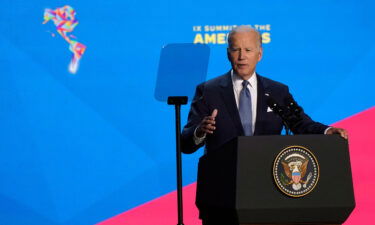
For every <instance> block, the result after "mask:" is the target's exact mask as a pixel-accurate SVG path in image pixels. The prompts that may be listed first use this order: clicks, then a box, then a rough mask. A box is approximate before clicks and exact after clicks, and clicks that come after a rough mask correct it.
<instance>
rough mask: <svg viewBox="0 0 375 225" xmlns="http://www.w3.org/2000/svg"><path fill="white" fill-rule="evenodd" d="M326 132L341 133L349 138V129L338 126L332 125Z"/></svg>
mask: <svg viewBox="0 0 375 225" xmlns="http://www.w3.org/2000/svg"><path fill="white" fill-rule="evenodd" d="M326 134H340V136H341V137H343V138H345V139H348V131H346V130H345V129H342V128H338V127H330V128H329V129H328V130H327V133H326Z"/></svg>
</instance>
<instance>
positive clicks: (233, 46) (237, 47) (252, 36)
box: [227, 32, 262, 80]
mask: <svg viewBox="0 0 375 225" xmlns="http://www.w3.org/2000/svg"><path fill="white" fill-rule="evenodd" d="M258 42H259V39H258V38H257V35H256V33H255V32H237V33H234V34H233V35H232V38H231V43H230V45H229V47H228V50H227V53H228V59H229V61H230V63H231V64H232V68H233V70H234V71H235V72H236V73H237V74H238V75H239V76H240V77H242V78H243V79H246V80H247V79H249V78H250V77H251V75H252V74H253V73H254V71H255V67H256V65H257V63H258V62H259V61H260V59H261V58H262V48H261V47H260V46H258Z"/></svg>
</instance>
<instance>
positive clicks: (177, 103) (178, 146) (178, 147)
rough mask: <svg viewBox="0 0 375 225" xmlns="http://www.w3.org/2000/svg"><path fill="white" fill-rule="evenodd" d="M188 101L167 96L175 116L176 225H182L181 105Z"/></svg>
mask: <svg viewBox="0 0 375 225" xmlns="http://www.w3.org/2000/svg"><path fill="white" fill-rule="evenodd" d="M187 101H188V97H187V96H169V97H168V105H174V106H175V115H176V164H177V215H178V223H177V225H184V223H183V208H182V160H181V116H180V114H181V113H180V111H181V105H186V104H187Z"/></svg>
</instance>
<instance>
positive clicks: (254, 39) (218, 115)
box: [181, 26, 347, 225]
mask: <svg viewBox="0 0 375 225" xmlns="http://www.w3.org/2000/svg"><path fill="white" fill-rule="evenodd" d="M261 43H262V40H261V35H260V34H259V32H258V31H256V30H254V29H252V28H250V27H248V26H239V27H237V28H235V29H233V30H232V31H231V32H230V33H229V35H228V49H227V55H228V59H229V61H230V62H231V65H232V70H231V71H230V72H228V73H226V74H224V75H222V76H219V77H217V78H214V79H212V80H209V81H207V82H205V83H203V84H200V85H198V87H197V89H196V93H195V97H194V99H193V102H192V104H191V109H190V113H189V118H188V123H187V124H186V126H185V127H184V129H183V131H182V138H181V140H182V151H183V152H184V153H192V152H195V151H196V150H197V149H198V148H200V147H202V146H203V145H205V154H210V152H213V151H215V149H219V148H220V147H221V146H223V145H224V144H225V143H227V142H228V141H230V140H232V139H233V138H235V137H237V136H252V135H272V134H281V131H282V128H283V122H282V120H281V119H280V117H279V116H277V115H276V114H275V113H274V112H272V110H271V109H270V108H269V107H268V106H267V102H266V98H267V96H272V98H274V99H275V101H276V102H279V103H283V102H284V100H285V99H292V96H291V94H290V93H289V89H288V87H287V86H286V85H284V84H281V83H279V82H276V81H273V80H270V79H267V78H265V77H262V76H260V75H259V74H256V72H255V68H256V65H257V63H258V62H259V61H260V60H261V58H262V52H263V50H262V45H261ZM292 131H293V132H294V133H295V134H323V133H324V134H340V135H341V136H342V137H343V138H347V131H346V130H344V129H341V128H336V127H328V126H326V125H323V124H321V123H318V122H315V121H313V120H312V119H311V118H310V117H309V116H307V115H306V114H305V113H304V112H303V111H302V112H301V116H300V119H299V120H298V121H297V122H296V124H294V125H293V127H292ZM200 216H201V218H202V219H203V224H204V225H206V224H219V223H218V221H215V222H214V223H211V222H208V221H207V220H205V215H202V213H201V215H200ZM211 218H212V217H211ZM220 224H221V223H220ZM225 224H226V225H228V222H226V223H225ZM230 224H235V223H230Z"/></svg>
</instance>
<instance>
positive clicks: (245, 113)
mask: <svg viewBox="0 0 375 225" xmlns="http://www.w3.org/2000/svg"><path fill="white" fill-rule="evenodd" d="M248 84H249V81H247V80H244V81H243V82H242V90H241V93H240V102H239V111H240V117H241V123H242V127H243V130H244V132H245V136H252V135H253V122H252V121H253V111H252V110H251V95H250V91H249V89H248V88H247V85H248Z"/></svg>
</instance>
